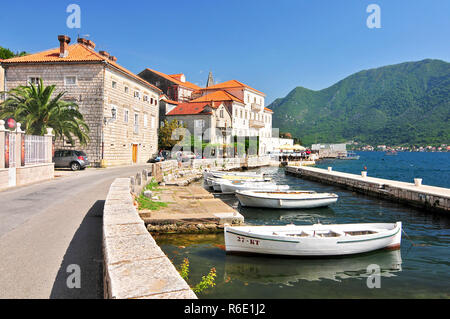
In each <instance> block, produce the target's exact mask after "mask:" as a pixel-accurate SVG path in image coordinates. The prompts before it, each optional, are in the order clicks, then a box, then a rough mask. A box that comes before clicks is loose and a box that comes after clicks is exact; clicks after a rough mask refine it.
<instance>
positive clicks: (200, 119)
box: [166, 101, 231, 144]
mask: <svg viewBox="0 0 450 319" xmlns="http://www.w3.org/2000/svg"><path fill="white" fill-rule="evenodd" d="M166 119H167V121H168V122H170V121H172V120H177V121H178V122H179V123H180V124H183V125H184V126H185V127H186V128H187V129H188V130H189V133H190V135H194V136H200V134H201V136H202V140H203V141H204V142H206V143H211V144H228V143H230V142H231V136H230V134H227V129H230V128H231V114H230V113H229V109H228V108H227V106H226V104H225V102H223V101H220V102H214V101H204V102H188V103H180V104H178V105H177V106H176V107H175V108H173V109H172V110H170V111H169V112H168V113H167V114H166Z"/></svg>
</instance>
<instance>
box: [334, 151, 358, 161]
mask: <svg viewBox="0 0 450 319" xmlns="http://www.w3.org/2000/svg"><path fill="white" fill-rule="evenodd" d="M359 157H360V156H359V155H357V154H356V153H355V152H352V151H348V152H343V153H339V154H338V156H337V158H338V159H342V160H359Z"/></svg>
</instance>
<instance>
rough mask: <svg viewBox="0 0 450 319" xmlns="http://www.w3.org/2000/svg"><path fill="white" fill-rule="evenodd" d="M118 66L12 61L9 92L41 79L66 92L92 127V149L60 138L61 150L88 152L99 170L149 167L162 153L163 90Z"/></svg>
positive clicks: (8, 69)
mask: <svg viewBox="0 0 450 319" xmlns="http://www.w3.org/2000/svg"><path fill="white" fill-rule="evenodd" d="M69 49H70V47H69ZM86 50H88V49H86ZM89 50H92V54H96V55H98V53H96V52H95V51H93V49H92V48H90V49H89ZM89 52H90V51H89ZM89 52H88V53H89ZM70 54H71V51H70V50H69V57H70ZM32 57H33V55H31V56H30V59H32ZM116 65H117V64H115V63H111V64H110V63H105V61H104V60H101V59H100V60H99V61H84V62H83V61H81V62H71V61H70V62H64V61H57V62H47V63H45V62H40V63H39V62H35V63H29V62H28V63H7V64H3V67H4V68H5V70H6V77H5V82H6V84H5V88H6V90H10V89H12V88H15V87H17V86H19V85H27V83H28V82H29V81H30V80H35V79H37V78H40V79H42V80H43V82H44V85H46V86H48V85H56V89H55V93H58V92H61V91H65V92H66V94H65V95H64V97H63V99H64V100H66V101H71V102H75V103H77V104H78V106H79V107H80V112H81V113H82V114H83V116H84V120H85V121H86V123H87V124H88V126H89V128H90V132H89V137H90V141H89V143H88V145H86V146H80V145H79V144H75V145H70V144H68V143H67V141H64V140H57V141H56V142H55V149H66V148H69V149H77V150H83V151H85V152H86V154H87V155H88V157H89V160H90V162H91V164H92V165H93V166H100V165H103V166H116V165H130V164H133V163H146V162H147V161H148V160H149V158H150V157H151V156H152V155H154V154H156V153H157V150H158V147H157V126H158V121H159V119H158V116H159V114H158V113H159V112H158V108H159V106H158V104H159V101H158V98H159V94H160V91H159V90H158V89H157V88H155V87H153V86H151V85H150V84H148V85H147V84H146V83H145V82H144V81H142V80H141V79H140V78H138V77H137V76H133V75H132V74H130V73H128V72H126V71H123V70H121V69H119V68H118V67H116ZM68 77H69V79H71V80H72V81H68ZM73 78H75V83H73ZM113 109H114V111H113ZM126 113H127V114H126Z"/></svg>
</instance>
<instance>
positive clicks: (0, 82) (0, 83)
mask: <svg viewBox="0 0 450 319" xmlns="http://www.w3.org/2000/svg"><path fill="white" fill-rule="evenodd" d="M2 61H3V60H2V59H0V102H1V101H3V94H2V93H1V92H2V91H4V90H5V70H3V68H2V65H1V63H2Z"/></svg>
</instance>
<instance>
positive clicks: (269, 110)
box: [264, 107, 273, 113]
mask: <svg viewBox="0 0 450 319" xmlns="http://www.w3.org/2000/svg"><path fill="white" fill-rule="evenodd" d="M264 111H267V112H272V113H273V111H272V110H271V109H268V108H267V107H265V108H264Z"/></svg>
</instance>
